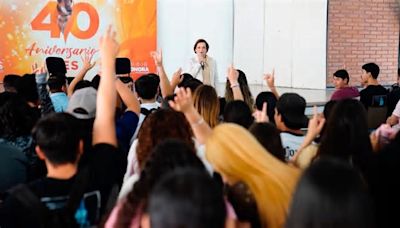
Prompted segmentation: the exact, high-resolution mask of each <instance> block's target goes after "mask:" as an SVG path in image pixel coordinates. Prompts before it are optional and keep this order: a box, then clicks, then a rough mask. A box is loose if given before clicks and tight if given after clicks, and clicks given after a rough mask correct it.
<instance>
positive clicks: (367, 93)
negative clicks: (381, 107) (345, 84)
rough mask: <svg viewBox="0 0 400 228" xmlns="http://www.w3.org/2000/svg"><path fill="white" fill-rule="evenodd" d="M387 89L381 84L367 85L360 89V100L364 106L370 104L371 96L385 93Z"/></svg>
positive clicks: (366, 106)
mask: <svg viewBox="0 0 400 228" xmlns="http://www.w3.org/2000/svg"><path fill="white" fill-rule="evenodd" d="M387 93H388V91H387V90H386V89H385V87H383V86H381V85H369V86H367V88H365V89H363V90H361V92H360V101H361V103H363V105H364V106H365V108H368V107H370V106H372V98H373V97H374V96H378V95H387Z"/></svg>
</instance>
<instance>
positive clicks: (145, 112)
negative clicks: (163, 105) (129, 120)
mask: <svg viewBox="0 0 400 228" xmlns="http://www.w3.org/2000/svg"><path fill="white" fill-rule="evenodd" d="M158 109H159V108H152V109H146V108H140V113H142V114H143V115H145V116H146V117H147V116H148V115H149V114H150V113H152V112H155V111H157V110H158Z"/></svg>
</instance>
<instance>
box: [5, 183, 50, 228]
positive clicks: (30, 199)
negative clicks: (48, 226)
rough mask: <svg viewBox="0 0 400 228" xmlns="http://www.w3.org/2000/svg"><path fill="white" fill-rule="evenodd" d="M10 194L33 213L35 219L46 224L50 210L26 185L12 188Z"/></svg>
mask: <svg viewBox="0 0 400 228" xmlns="http://www.w3.org/2000/svg"><path fill="white" fill-rule="evenodd" d="M9 192H10V195H12V196H13V197H15V198H16V199H17V200H18V201H19V202H20V203H21V204H22V205H23V207H24V208H27V209H28V210H29V211H31V212H32V213H33V215H34V217H35V218H39V221H40V222H41V224H44V221H46V216H47V214H48V209H47V208H46V207H45V206H44V205H43V203H42V202H41V201H40V199H39V197H37V196H36V195H35V194H34V193H33V192H32V191H31V190H30V189H29V188H28V186H27V185H26V184H19V185H17V186H15V187H14V188H12V189H11V190H10V191H9Z"/></svg>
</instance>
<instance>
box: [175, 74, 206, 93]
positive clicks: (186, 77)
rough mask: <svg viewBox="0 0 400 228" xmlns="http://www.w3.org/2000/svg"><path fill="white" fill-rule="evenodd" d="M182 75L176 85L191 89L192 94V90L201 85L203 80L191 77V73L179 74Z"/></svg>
mask: <svg viewBox="0 0 400 228" xmlns="http://www.w3.org/2000/svg"><path fill="white" fill-rule="evenodd" d="M181 77H183V79H182V81H181V82H180V83H179V84H178V85H177V86H178V87H183V88H185V89H186V88H189V89H190V91H192V94H193V93H194V91H195V90H196V89H197V87H199V86H201V85H203V82H201V81H200V80H199V79H197V78H193V76H192V75H191V74H188V73H184V74H182V75H181Z"/></svg>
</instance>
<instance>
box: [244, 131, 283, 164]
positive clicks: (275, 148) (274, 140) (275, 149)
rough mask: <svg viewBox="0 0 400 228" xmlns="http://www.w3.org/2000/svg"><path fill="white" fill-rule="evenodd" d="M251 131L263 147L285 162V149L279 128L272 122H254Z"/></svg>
mask: <svg viewBox="0 0 400 228" xmlns="http://www.w3.org/2000/svg"><path fill="white" fill-rule="evenodd" d="M249 131H250V132H251V133H252V134H253V136H254V137H255V138H256V139H257V140H258V142H259V143H260V144H261V145H263V147H264V148H265V149H266V150H267V151H269V152H270V153H271V154H272V155H274V156H275V157H276V158H277V159H279V160H281V161H282V162H285V155H286V154H285V149H284V148H283V147H282V141H281V136H280V134H279V131H278V129H276V127H275V126H274V125H272V124H270V123H253V124H252V125H251V126H250V128H249Z"/></svg>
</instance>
